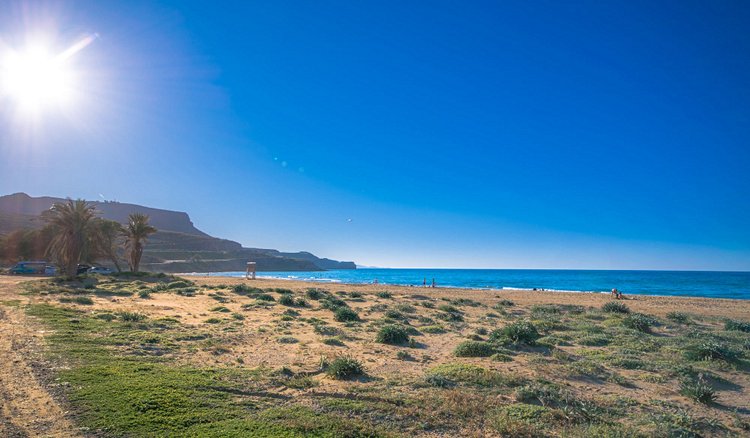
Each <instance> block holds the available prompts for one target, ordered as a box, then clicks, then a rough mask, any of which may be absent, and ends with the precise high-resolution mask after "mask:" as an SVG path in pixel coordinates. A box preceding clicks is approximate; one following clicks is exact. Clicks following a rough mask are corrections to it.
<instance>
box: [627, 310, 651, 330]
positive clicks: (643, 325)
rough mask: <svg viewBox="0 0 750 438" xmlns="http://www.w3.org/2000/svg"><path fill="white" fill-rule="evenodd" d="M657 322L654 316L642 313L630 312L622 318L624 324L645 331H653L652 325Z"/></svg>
mask: <svg viewBox="0 0 750 438" xmlns="http://www.w3.org/2000/svg"><path fill="white" fill-rule="evenodd" d="M655 324H656V321H655V320H654V319H653V318H651V317H650V316H648V315H644V314H642V313H633V314H630V315H628V316H626V317H625V318H623V320H622V325H623V326H625V327H627V328H631V329H633V330H638V331H639V332H643V333H651V327H653V326H654V325H655Z"/></svg>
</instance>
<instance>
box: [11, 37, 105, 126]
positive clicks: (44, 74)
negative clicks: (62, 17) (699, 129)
mask: <svg viewBox="0 0 750 438" xmlns="http://www.w3.org/2000/svg"><path fill="white" fill-rule="evenodd" d="M97 37H98V35H97V34H93V35H89V36H86V37H84V38H82V39H80V40H79V41H78V42H76V43H75V44H73V45H72V46H70V47H69V48H68V49H67V50H65V51H63V52H62V53H59V54H55V53H51V51H50V50H48V49H46V48H44V47H43V46H38V47H31V48H28V49H26V50H25V51H9V52H7V53H5V54H0V97H3V96H5V97H9V98H11V99H13V100H14V101H15V102H16V103H17V104H18V106H19V107H20V108H22V109H24V110H31V111H37V110H39V109H41V108H43V107H48V106H63V105H66V104H68V103H69V102H70V101H71V99H72V97H73V95H74V91H75V86H76V84H75V79H76V78H75V76H76V75H75V74H74V73H75V72H74V70H73V68H72V67H71V63H70V61H71V58H72V57H73V55H75V54H76V53H78V52H79V51H80V50H82V49H83V48H85V47H86V46H88V45H89V44H91V43H92V42H93V41H94V40H95V39H96V38H97Z"/></svg>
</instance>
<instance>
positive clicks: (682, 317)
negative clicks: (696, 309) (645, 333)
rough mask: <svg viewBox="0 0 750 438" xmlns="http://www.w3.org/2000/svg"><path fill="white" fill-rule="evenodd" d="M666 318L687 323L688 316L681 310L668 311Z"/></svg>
mask: <svg viewBox="0 0 750 438" xmlns="http://www.w3.org/2000/svg"><path fill="white" fill-rule="evenodd" d="M667 319H668V320H670V321H674V322H677V323H680V324H687V323H688V322H689V321H690V317H689V316H688V315H687V313H682V312H669V313H667Z"/></svg>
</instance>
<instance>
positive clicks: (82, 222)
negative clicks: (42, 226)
mask: <svg viewBox="0 0 750 438" xmlns="http://www.w3.org/2000/svg"><path fill="white" fill-rule="evenodd" d="M95 219H96V209H95V208H94V205H93V204H91V203H89V202H86V201H84V200H83V199H78V200H75V201H73V200H72V199H68V200H67V202H56V203H55V204H53V205H52V208H50V209H49V210H48V211H46V212H44V220H45V221H46V222H47V225H48V226H49V227H50V230H51V231H52V232H53V237H52V240H51V242H50V244H49V246H48V247H47V254H49V255H50V256H51V257H52V258H53V259H54V260H55V261H56V262H57V264H58V265H59V266H60V269H61V270H62V273H63V274H65V275H66V276H67V277H74V276H75V275H76V270H77V269H78V263H80V261H81V260H82V259H83V258H86V257H88V253H89V250H90V249H91V247H92V240H93V239H94V237H95V232H94V223H95Z"/></svg>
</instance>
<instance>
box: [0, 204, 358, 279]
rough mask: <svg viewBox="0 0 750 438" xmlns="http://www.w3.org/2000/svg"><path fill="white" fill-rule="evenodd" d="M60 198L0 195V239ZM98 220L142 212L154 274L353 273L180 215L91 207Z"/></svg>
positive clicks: (31, 224)
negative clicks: (249, 270) (209, 229)
mask: <svg viewBox="0 0 750 438" xmlns="http://www.w3.org/2000/svg"><path fill="white" fill-rule="evenodd" d="M62 201H65V200H64V199H61V198H52V197H47V196H43V197H31V196H29V195H27V194H25V193H15V194H12V195H7V196H0V235H6V234H9V233H12V232H13V231H16V230H19V229H38V228H41V227H42V226H43V225H44V223H43V221H42V220H41V219H40V217H39V215H40V214H41V213H42V212H43V211H45V210H48V209H49V208H50V207H51V206H52V204H54V203H55V202H62ZM93 204H94V206H95V207H96V209H97V210H98V211H99V213H100V215H101V217H103V218H105V219H110V220H114V221H117V222H120V223H124V222H126V221H127V217H128V215H129V214H131V213H144V214H147V215H148V216H149V217H150V220H151V224H152V225H153V226H155V227H156V228H157V229H158V230H159V231H158V232H157V233H156V234H154V235H153V236H151V237H150V238H149V241H148V244H147V245H146V250H145V252H144V256H143V261H142V268H143V269H145V270H150V271H158V272H217V271H244V270H245V267H246V263H247V262H248V261H254V262H256V263H257V269H258V270H259V271H320V270H328V269H356V265H355V264H354V263H353V262H339V261H336V260H331V259H326V258H319V257H317V256H315V255H313V254H311V253H309V252H297V253H282V252H279V251H277V250H274V249H262V248H244V247H243V246H242V245H241V244H239V243H238V242H234V241H232V240H227V239H220V238H216V237H212V236H209V235H208V234H206V233H204V232H203V231H201V230H199V229H198V228H196V227H195V225H194V224H193V222H192V221H191V220H190V216H188V214H187V213H184V212H178V211H170V210H162V209H158V208H151V207H144V206H142V205H136V204H127V203H119V202H98V201H95V202H93Z"/></svg>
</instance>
